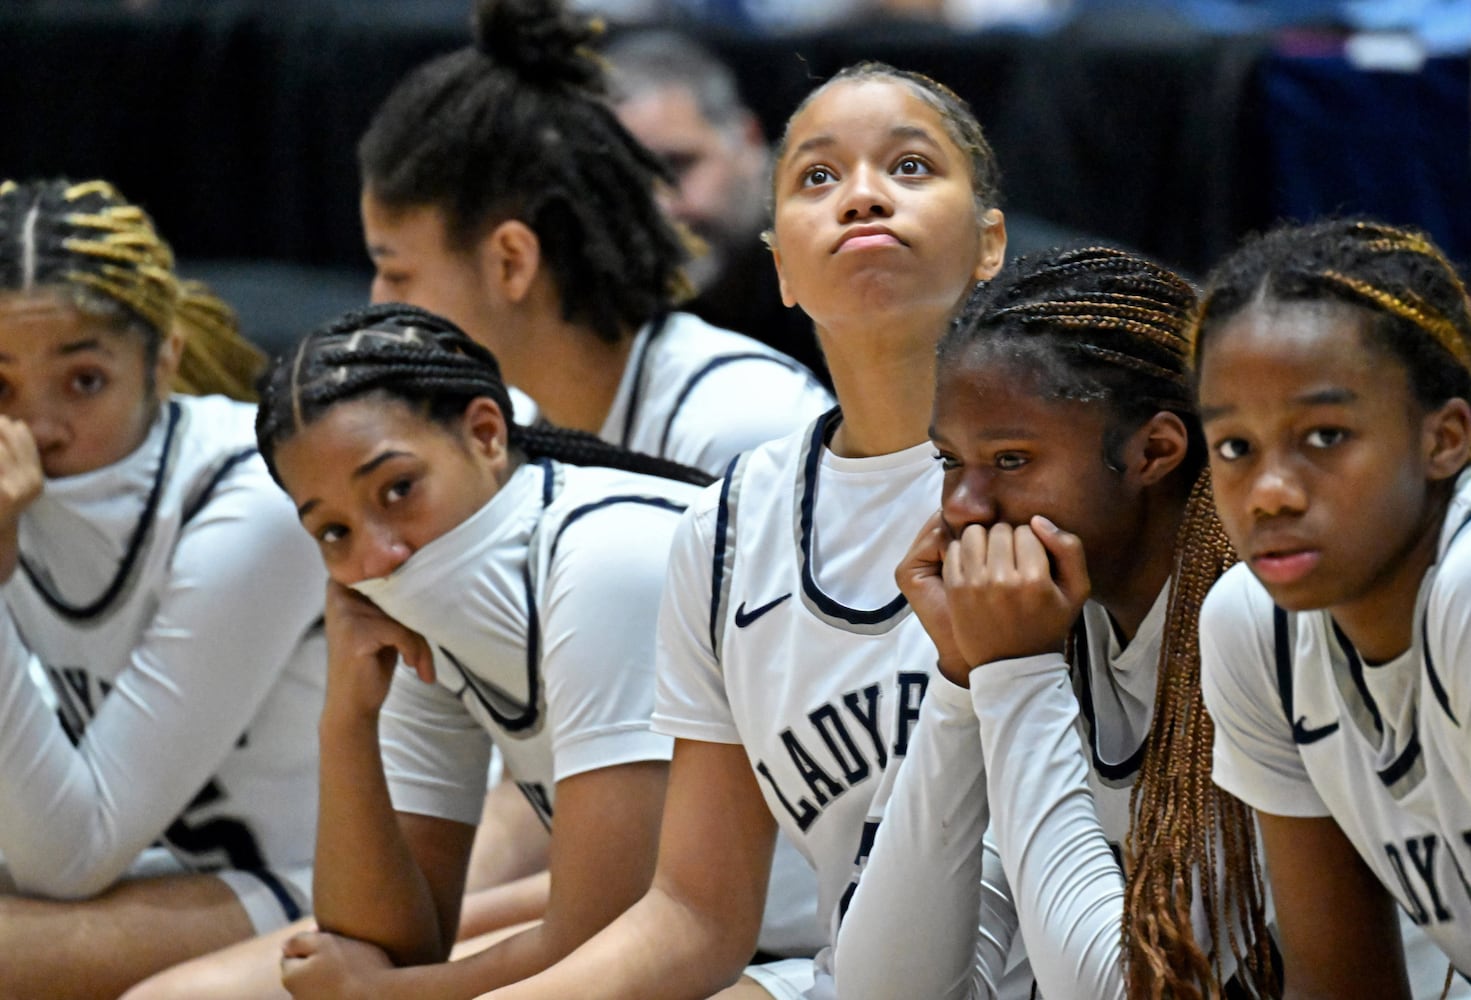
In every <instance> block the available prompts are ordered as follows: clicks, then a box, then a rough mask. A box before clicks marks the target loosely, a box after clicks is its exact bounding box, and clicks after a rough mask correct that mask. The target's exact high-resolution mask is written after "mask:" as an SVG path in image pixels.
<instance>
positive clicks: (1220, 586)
mask: <svg viewBox="0 0 1471 1000" xmlns="http://www.w3.org/2000/svg"><path fill="white" fill-rule="evenodd" d="M1272 608H1273V604H1272V598H1271V596H1270V595H1269V594H1268V593H1267V591H1266V588H1264V587H1263V586H1262V585H1261V584H1260V583H1259V582H1258V581H1257V578H1256V577H1254V576H1252V574H1251V568H1250V567H1248V566H1247V565H1246V564H1245V563H1237V564H1236V565H1235V566H1232V567H1231V568H1230V569H1229V570H1227V571H1226V572H1225V573H1223V574H1222V575H1221V578H1220V579H1219V580H1217V581H1216V582H1215V584H1213V585H1212V586H1211V589H1210V592H1209V593H1208V594H1206V597H1205V602H1204V603H1203V604H1202V605H1201V608H1200V629H1201V634H1202V636H1204V634H1205V632H1206V630H1207V629H1209V630H1210V631H1211V633H1212V636H1213V637H1216V636H1219V635H1222V634H1226V633H1229V632H1230V631H1232V630H1239V629H1243V628H1245V627H1247V626H1248V625H1249V626H1250V627H1251V628H1253V629H1259V628H1261V627H1262V626H1263V625H1265V626H1266V627H1268V628H1270V626H1271V622H1272Z"/></svg>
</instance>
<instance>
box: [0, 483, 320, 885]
mask: <svg viewBox="0 0 1471 1000" xmlns="http://www.w3.org/2000/svg"><path fill="white" fill-rule="evenodd" d="M264 478H265V477H264V473H261V475H260V477H259V478H256V477H244V476H242V477H238V478H237V479H233V480H226V482H225V483H224V484H222V485H221V487H220V489H219V492H218V493H217V494H216V495H215V496H214V498H212V499H211V500H210V502H209V503H208V504H207V505H206V507H205V508H204V509H203V510H202V511H200V512H199V513H198V514H197V515H196V516H195V518H194V519H193V520H192V521H191V522H190V523H189V525H188V527H187V528H186V529H185V530H184V533H183V535H182V537H181V538H180V539H179V542H178V544H177V547H176V549H175V552H174V555H173V560H172V563H171V570H170V574H169V578H168V581H167V584H166V585H165V586H164V587H163V588H162V589H161V592H160V593H159V595H158V596H159V605H158V611H157V613H156V614H155V616H154V618H153V621H152V622H151V623H150V624H149V626H148V628H147V629H146V630H145V631H144V634H143V637H142V640H141V642H140V643H139V645H138V647H137V648H136V649H134V650H133V651H132V656H131V658H130V661H129V663H128V665H127V666H126V667H125V668H124V669H123V671H122V673H121V674H120V675H119V676H118V678H117V681H116V684H115V685H114V688H113V690H112V691H111V693H110V694H108V696H107V698H106V699H105V700H104V702H103V704H102V706H101V708H100V709H99V710H98V712H97V715H96V717H95V718H94V719H93V720H92V721H91V723H90V724H89V725H88V727H87V731H86V733H85V735H84V736H83V738H82V740H81V742H80V743H79V744H78V745H77V746H75V747H74V746H72V744H71V742H70V741H69V740H68V739H67V737H66V735H65V733H64V732H63V731H62V729H61V726H60V725H59V724H58V723H57V720H56V718H55V716H54V715H53V714H52V712H51V710H50V709H49V708H48V707H47V706H46V704H45V702H44V700H43V699H42V697H41V693H40V691H39V690H38V689H37V688H36V686H35V685H34V684H33V683H32V682H31V679H30V677H29V676H28V674H27V669H28V668H27V653H26V651H25V649H24V647H23V645H22V642H21V640H20V637H19V634H18V632H17V631H16V628H15V624H14V622H13V620H12V619H11V617H10V615H9V613H8V612H7V613H6V614H5V616H4V617H5V621H4V624H3V626H0V629H3V634H0V854H3V855H4V857H5V860H6V864H7V865H8V867H9V868H10V872H11V875H12V876H13V877H14V879H15V882H16V884H17V885H18V886H19V887H20V889H21V890H22V891H23V892H28V893H34V894H38V895H43V896H52V897H65V898H76V897H82V896H88V895H93V894H95V893H97V892H100V891H102V890H103V889H105V888H107V887H108V886H109V885H111V884H112V883H113V882H114V881H116V879H117V878H118V877H119V876H120V875H121V874H122V873H123V872H124V871H125V870H126V869H127V868H128V866H129V865H130V864H131V863H132V862H133V860H134V858H135V857H136V856H137V855H138V853H139V852H140V851H141V850H143V848H145V847H147V846H148V845H149V844H150V843H152V842H153V841H154V840H156V839H157V838H158V837H159V835H160V834H162V833H163V831H164V830H165V829H166V828H167V827H168V825H169V824H170V823H171V822H172V821H173V820H174V818H175V817H177V816H178V815H179V813H180V812H181V811H182V810H183V809H184V808H185V807H186V806H187V805H188V804H189V802H190V801H191V800H192V799H193V797H194V795H195V794H196V793H197V792H198V791H199V789H200V788H201V787H203V786H204V784H205V782H206V781H207V780H208V779H209V778H210V776H211V775H212V774H213V773H214V772H215V771H216V770H217V769H218V768H219V766H220V764H221V762H222V761H224V759H225V758H226V756H227V755H228V754H229V753H230V751H231V750H232V748H233V747H234V746H235V744H236V742H237V741H238V740H239V739H240V737H241V734H242V733H244V732H245V730H246V728H247V727H248V726H249V724H250V722H251V720H252V719H253V718H254V716H255V714H256V712H257V710H258V709H259V708H260V706H261V703H262V702H263V701H264V699H265V698H266V696H267V694H268V693H269V692H270V690H271V687H272V686H273V685H274V684H275V683H276V681H277V679H278V678H279V677H280V675H281V672H282V671H283V670H284V669H285V667H286V665H287V662H288V660H289V659H290V657H291V654H292V652H293V650H294V649H295V647H296V646H297V644H298V643H300V642H301V640H302V636H303V634H304V633H305V632H306V631H307V629H308V628H309V626H310V625H311V624H312V622H314V621H315V620H316V619H317V618H319V617H320V616H321V614H322V601H323V594H324V592H325V590H324V588H325V579H326V577H325V574H324V571H323V569H322V565H321V559H320V557H319V556H318V555H317V553H316V551H315V549H314V547H313V546H312V545H311V542H310V539H309V538H308V537H307V536H306V534H305V533H303V532H302V530H301V527H300V525H298V524H297V523H296V515H295V511H294V510H292V507H291V504H290V502H289V501H288V500H287V498H286V496H285V495H284V494H282V493H280V491H278V490H277V489H276V488H275V487H274V485H269V484H268V486H263V485H261V481H262V480H264Z"/></svg>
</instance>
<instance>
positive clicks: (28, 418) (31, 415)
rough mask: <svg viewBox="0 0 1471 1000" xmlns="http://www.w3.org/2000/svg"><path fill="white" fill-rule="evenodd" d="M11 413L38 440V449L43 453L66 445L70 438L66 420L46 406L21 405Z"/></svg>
mask: <svg viewBox="0 0 1471 1000" xmlns="http://www.w3.org/2000/svg"><path fill="white" fill-rule="evenodd" d="M10 415H11V416H12V417H14V418H15V419H16V420H19V421H21V422H22V423H24V424H25V425H26V427H27V428H28V429H29V430H30V432H31V437H32V438H33V439H34V440H35V442H36V451H38V452H40V453H41V454H43V455H44V454H46V453H47V452H52V451H55V450H56V449H58V448H61V447H63V446H65V445H66V443H67V442H68V441H69V440H70V437H71V435H70V431H69V429H68V427H67V424H66V421H65V420H62V419H60V418H58V417H57V416H56V415H55V414H53V413H50V412H49V411H47V410H46V409H45V408H44V407H20V408H17V409H12V410H11V413H10Z"/></svg>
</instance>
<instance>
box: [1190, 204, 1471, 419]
mask: <svg viewBox="0 0 1471 1000" xmlns="http://www.w3.org/2000/svg"><path fill="white" fill-rule="evenodd" d="M1311 301H1328V302H1338V303H1342V304H1344V305H1348V306H1353V307H1355V308H1356V309H1358V310H1360V311H1361V314H1362V315H1363V316H1364V317H1365V319H1366V320H1367V321H1368V322H1367V326H1366V332H1367V334H1368V336H1369V338H1370V340H1371V342H1373V343H1374V344H1376V345H1377V346H1379V347H1381V348H1382V349H1384V350H1385V351H1387V352H1388V353H1389V355H1390V356H1391V357H1393V358H1395V359H1397V360H1398V361H1399V362H1400V363H1401V364H1402V365H1404V367H1405V370H1406V372H1407V373H1408V374H1409V378H1410V387H1411V390H1412V391H1413V392H1414V394H1415V398H1416V400H1417V401H1418V402H1419V403H1420V404H1421V405H1422V406H1424V407H1425V408H1426V409H1433V408H1434V407H1437V406H1439V405H1440V404H1442V403H1444V402H1445V401H1446V400H1448V399H1453V398H1457V397H1459V398H1461V399H1471V301H1468V299H1467V292H1466V286H1465V284H1463V283H1462V281H1461V279H1460V277H1459V276H1458V275H1457V273H1456V269H1455V267H1454V266H1453V265H1452V264H1451V262H1450V261H1448V260H1447V259H1446V257H1445V254H1443V253H1441V251H1440V250H1439V248H1437V247H1436V246H1435V244H1434V243H1432V242H1431V241H1430V239H1429V237H1427V236H1426V235H1425V234H1424V233H1422V232H1420V231H1418V230H1415V229H1405V228H1398V227H1395V226H1390V225H1386V224H1384V223H1381V222H1374V221H1370V220H1367V219H1328V220H1324V221H1321V222H1316V223H1312V224H1310V225H1301V226H1294V225H1289V226H1282V227H1279V228H1277V229H1274V230H1272V231H1271V232H1268V233H1267V234H1265V235H1262V236H1258V237H1255V238H1253V239H1251V240H1248V241H1247V242H1246V243H1244V244H1242V246H1241V247H1240V248H1239V249H1238V250H1236V251H1235V252H1234V253H1232V254H1231V255H1230V256H1229V257H1227V258H1226V259H1225V260H1223V261H1222V262H1221V263H1220V264H1219V265H1218V266H1217V267H1216V269H1215V270H1214V271H1213V272H1211V275H1210V278H1209V279H1208V281H1207V283H1206V289H1205V291H1204V292H1203V293H1202V295H1201V299H1200V308H1199V309H1198V310H1197V312H1196V316H1195V324H1194V331H1193V332H1194V361H1195V365H1196V368H1197V370H1198V369H1199V364H1200V356H1201V352H1202V351H1203V350H1204V347H1205V342H1206V340H1207V339H1208V338H1209V337H1210V335H1211V334H1212V333H1214V332H1215V330H1216V329H1217V328H1219V327H1221V326H1223V325H1225V324H1226V323H1227V322H1228V321H1230V319H1231V318H1232V317H1234V316H1236V315H1237V314H1238V313H1240V312H1242V311H1244V310H1245V309H1246V308H1247V307H1249V306H1252V305H1255V304H1257V303H1258V302H1277V303H1286V302H1311Z"/></svg>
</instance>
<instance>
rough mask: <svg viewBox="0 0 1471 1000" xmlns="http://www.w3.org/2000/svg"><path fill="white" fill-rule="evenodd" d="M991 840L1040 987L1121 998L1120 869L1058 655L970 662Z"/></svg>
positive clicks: (1064, 666)
mask: <svg viewBox="0 0 1471 1000" xmlns="http://www.w3.org/2000/svg"><path fill="white" fill-rule="evenodd" d="M970 686H971V697H972V704H973V705H974V707H975V710H976V717H977V720H978V722H979V729H980V736H981V742H982V745H983V748H984V753H985V759H986V765H987V767H986V780H987V792H988V795H989V798H990V802H991V810H992V816H993V818H994V823H993V825H992V830H991V835H992V837H993V838H994V840H995V842H996V846H997V850H998V851H999V853H1000V855H1001V859H1002V864H1003V867H1004V868H1005V871H1006V878H1007V881H1008V882H1009V883H1010V884H1011V888H1012V898H1013V899H1014V900H1015V901H1016V906H1017V911H1018V919H1019V921H1020V925H1021V931H1022V937H1023V939H1024V940H1025V941H1026V944H1027V953H1028V956H1029V957H1030V958H1031V961H1032V968H1033V970H1034V972H1035V973H1036V976H1037V983H1038V986H1039V987H1040V989H1041V992H1043V993H1044V994H1046V995H1049V996H1088V997H1098V998H1122V997H1123V996H1124V985H1125V984H1124V974H1123V960H1122V954H1121V948H1120V935H1121V924H1122V920H1123V904H1124V893H1123V879H1122V874H1121V872H1120V871H1119V867H1118V863H1117V862H1116V861H1115V859H1114V856H1113V852H1112V851H1111V849H1110V848H1109V845H1108V841H1107V839H1106V838H1105V837H1104V833H1103V830H1102V827H1101V826H1100V824H1099V821H1098V814H1097V811H1096V810H1095V808H1094V804H1093V797H1092V795H1091V793H1090V792H1089V790H1088V785H1087V777H1088V767H1087V763H1086V759H1085V757H1084V748H1083V746H1082V743H1081V741H1080V739H1079V736H1078V731H1077V728H1076V723H1077V715H1078V706H1077V699H1076V698H1075V697H1074V695H1073V692H1072V688H1071V686H1070V685H1069V682H1068V673H1067V664H1066V663H1065V662H1064V661H1063V659H1062V657H1061V656H1059V655H1048V656H1037V657H1029V658H1026V659H1020V660H1003V661H998V662H997V663H989V664H983V665H982V666H980V667H978V668H976V669H975V670H973V671H972V672H971V677H970Z"/></svg>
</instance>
